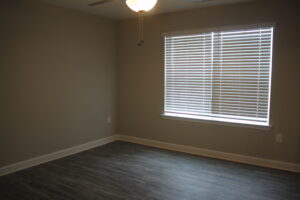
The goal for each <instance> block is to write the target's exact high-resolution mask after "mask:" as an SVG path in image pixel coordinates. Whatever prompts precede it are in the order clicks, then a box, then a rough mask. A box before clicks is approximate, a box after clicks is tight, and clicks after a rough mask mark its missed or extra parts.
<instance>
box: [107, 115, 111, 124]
mask: <svg viewBox="0 0 300 200" xmlns="http://www.w3.org/2000/svg"><path fill="white" fill-rule="evenodd" d="M106 122H107V123H108V124H110V123H111V116H107V118H106Z"/></svg>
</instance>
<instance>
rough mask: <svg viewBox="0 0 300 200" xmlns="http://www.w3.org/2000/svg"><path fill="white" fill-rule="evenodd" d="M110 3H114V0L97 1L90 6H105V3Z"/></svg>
mask: <svg viewBox="0 0 300 200" xmlns="http://www.w3.org/2000/svg"><path fill="white" fill-rule="evenodd" d="M110 1H114V0H101V1H96V2H94V3H90V4H88V5H89V6H98V5H101V4H105V3H108V2H110Z"/></svg>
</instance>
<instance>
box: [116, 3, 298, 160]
mask: <svg viewBox="0 0 300 200" xmlns="http://www.w3.org/2000/svg"><path fill="white" fill-rule="evenodd" d="M296 2H297V1H293V0H288V1H274V0H272V1H271V0H270V1H265V0H260V1H256V2H252V3H244V4H236V5H228V6H222V7H211V8H203V9H196V10H192V11H185V12H178V13H173V14H164V15H159V16H151V17H147V18H146V19H145V40H146V43H145V45H144V46H143V47H141V48H139V47H137V46H136V43H137V19H129V20H123V21H121V22H120V24H119V50H118V52H119V57H118V62H119V65H118V66H119V68H118V88H119V89H118V91H119V92H118V102H117V103H118V130H117V132H118V133H120V134H125V135H130V136H136V137H142V138H149V139H155V140H160V141H166V142H172V143H177V144H183V145H190V146H195V147H201V148H208V149H212V150H218V151H224V152H232V153H238V154H243V155H250V156H256V157H261V158H269V159H275V160H280V161H289V162H294V163H300V128H299V123H300V90H299V86H300V78H299V75H300V66H299V52H300V40H299V33H300V32H299V31H300V23H299V19H300V15H299V5H297V4H296ZM265 22H276V23H277V27H276V30H275V41H274V65H273V67H274V69H273V70H274V72H273V84H272V87H273V88H272V108H271V109H272V113H271V115H272V123H273V126H274V127H273V129H272V130H271V131H262V130H255V129H249V128H239V127H232V126H223V125H213V124H206V123H200V122H199V123H197V122H186V121H177V120H168V119H163V118H162V117H161V113H162V111H163V76H164V75H163V70H164V58H163V56H164V49H163V48H164V46H163V37H162V33H163V32H168V31H178V30H186V29H201V28H208V27H218V26H233V25H244V24H255V23H265ZM275 133H282V134H283V143H282V144H277V143H275Z"/></svg>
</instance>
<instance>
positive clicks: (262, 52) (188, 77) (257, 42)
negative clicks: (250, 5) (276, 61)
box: [164, 27, 273, 126]
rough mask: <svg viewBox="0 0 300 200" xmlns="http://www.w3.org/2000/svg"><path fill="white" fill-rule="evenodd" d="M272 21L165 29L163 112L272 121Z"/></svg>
mask: <svg viewBox="0 0 300 200" xmlns="http://www.w3.org/2000/svg"><path fill="white" fill-rule="evenodd" d="M272 41H273V27H263V28H249V29H242V30H240V29H239V30H233V31H232V30H230V31H228V30H227V31H216V32H197V33H192V34H191V33H190V34H168V35H165V100H164V115H165V116H171V117H182V118H191V119H202V120H213V121H221V122H231V123H240V124H250V125H261V126H269V113H270V89H271V69H272Z"/></svg>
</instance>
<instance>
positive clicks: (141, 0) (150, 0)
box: [88, 0, 212, 46]
mask: <svg viewBox="0 0 300 200" xmlns="http://www.w3.org/2000/svg"><path fill="white" fill-rule="evenodd" d="M112 1H115V0H98V1H95V2H93V3H90V4H88V6H91V7H92V6H99V5H102V4H105V3H109V2H112ZM119 1H120V0H119ZM123 1H124V0H123ZM188 1H191V2H197V3H200V2H201V3H202V2H207V1H212V0H188ZM156 2H157V0H126V4H127V6H128V7H129V8H130V9H131V10H133V11H135V12H137V13H138V14H139V43H138V44H137V45H138V46H142V44H144V43H145V42H144V39H143V35H144V30H143V29H144V28H143V27H144V20H143V18H144V13H145V12H147V11H149V10H151V9H152V8H153V7H154V6H155V5H156Z"/></svg>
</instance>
